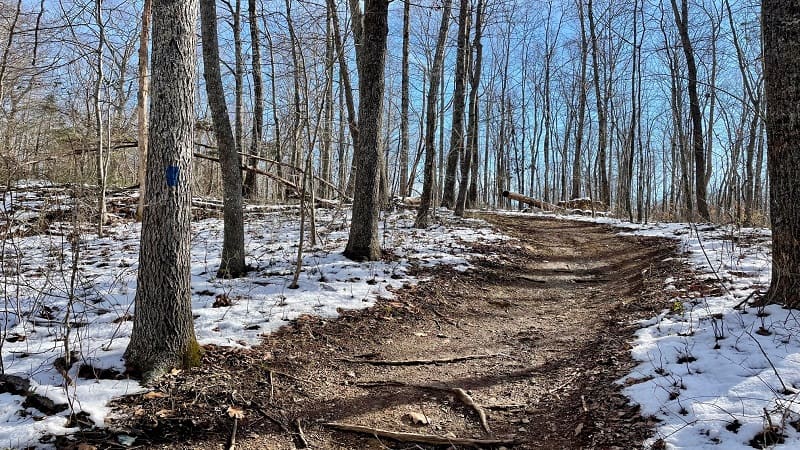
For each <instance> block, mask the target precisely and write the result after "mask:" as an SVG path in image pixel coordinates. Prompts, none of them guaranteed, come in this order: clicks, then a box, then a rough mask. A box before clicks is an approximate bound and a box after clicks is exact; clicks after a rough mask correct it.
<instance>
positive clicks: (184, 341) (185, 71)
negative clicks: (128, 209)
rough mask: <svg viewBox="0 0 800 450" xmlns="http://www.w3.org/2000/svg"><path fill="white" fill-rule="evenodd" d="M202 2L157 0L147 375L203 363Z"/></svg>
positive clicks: (141, 333) (140, 327)
mask: <svg viewBox="0 0 800 450" xmlns="http://www.w3.org/2000/svg"><path fill="white" fill-rule="evenodd" d="M196 22H197V2H196V1H195V0H187V1H182V2H174V1H166V0H155V1H154V2H153V74H152V77H153V78H152V88H153V89H152V92H153V99H152V109H151V111H152V116H151V117H152V120H151V122H150V126H149V133H150V137H151V138H150V148H151V152H150V155H149V158H148V159H147V186H148V189H147V198H146V208H145V209H144V217H143V219H142V239H141V250H140V253H139V275H138V282H137V288H136V299H135V303H136V314H135V316H134V320H133V332H132V334H131V340H130V343H129V344H128V348H127V350H126V351H125V359H126V360H127V364H128V366H129V367H131V368H134V369H136V370H138V371H140V372H141V373H143V374H145V375H146V377H148V378H151V377H155V376H159V375H161V374H163V373H164V372H165V371H167V370H169V369H170V368H172V367H189V366H196V365H198V364H199V363H200V348H199V346H198V344H197V339H196V338H195V334H194V321H193V318H192V302H191V300H192V290H191V285H190V284H191V273H190V270H191V259H190V239H191V195H192V194H191V180H192V164H191V159H192V149H193V146H194V98H195V85H196V80H197V75H196V74H197V67H196V57H195V55H196V52H195V49H196V48H197V46H196V39H195V24H196Z"/></svg>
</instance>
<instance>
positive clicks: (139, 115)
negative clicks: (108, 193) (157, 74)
mask: <svg viewBox="0 0 800 450" xmlns="http://www.w3.org/2000/svg"><path fill="white" fill-rule="evenodd" d="M151 9H152V1H151V0H145V1H144V6H143V7H142V29H141V31H140V32H139V71H138V80H139V91H138V93H137V95H136V121H137V133H136V135H137V146H138V147H139V172H138V179H139V203H138V204H137V207H136V219H137V220H142V215H143V213H144V198H145V195H146V192H147V170H146V169H147V144H148V135H147V127H148V124H147V122H148V114H147V106H148V102H149V100H150V76H149V74H148V65H149V63H150V55H149V53H150V52H149V50H148V48H149V46H150V14H151Z"/></svg>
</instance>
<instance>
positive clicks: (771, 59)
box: [761, 0, 800, 308]
mask: <svg viewBox="0 0 800 450" xmlns="http://www.w3.org/2000/svg"><path fill="white" fill-rule="evenodd" d="M761 24H762V27H763V36H764V47H763V48H764V75H765V86H766V100H767V121H766V122H767V147H768V150H767V168H768V174H769V183H770V189H769V206H770V223H771V225H772V281H771V282H770V287H769V291H768V293H767V297H766V300H768V301H769V302H772V303H780V304H782V305H784V306H786V307H790V308H797V307H800V239H798V236H800V214H798V213H797V211H798V210H800V183H798V181H797V180H798V174H800V150H799V149H798V147H797V143H798V142H800V8H798V7H797V4H796V3H795V2H787V1H785V0H764V1H763V2H762V4H761Z"/></svg>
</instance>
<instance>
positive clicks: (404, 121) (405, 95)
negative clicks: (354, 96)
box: [399, 1, 411, 197]
mask: <svg viewBox="0 0 800 450" xmlns="http://www.w3.org/2000/svg"><path fill="white" fill-rule="evenodd" d="M410 9H411V2H409V1H406V2H403V62H402V66H403V67H402V75H401V80H400V183H399V184H400V194H399V195H400V197H407V196H408V144H409V143H408V104H409V92H408V91H409V79H408V47H409V43H410V28H411V25H410V23H411V21H410V12H411V11H410Z"/></svg>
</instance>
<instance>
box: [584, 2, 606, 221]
mask: <svg viewBox="0 0 800 450" xmlns="http://www.w3.org/2000/svg"><path fill="white" fill-rule="evenodd" d="M586 12H587V14H588V16H589V37H590V40H591V43H592V73H593V74H594V93H595V100H596V102H597V171H598V178H599V179H598V183H599V184H600V201H601V202H603V203H605V204H606V205H609V206H610V205H611V203H610V199H611V185H610V183H609V181H608V170H607V169H606V167H607V163H606V147H607V146H608V144H607V140H608V138H607V130H608V119H607V116H606V110H605V105H604V101H603V93H602V91H603V89H601V84H602V83H603V81H602V79H601V77H600V64H599V62H598V59H599V55H598V53H599V50H598V46H597V31H596V26H595V20H594V8H593V6H592V0H589V3H588V4H587V8H586Z"/></svg>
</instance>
